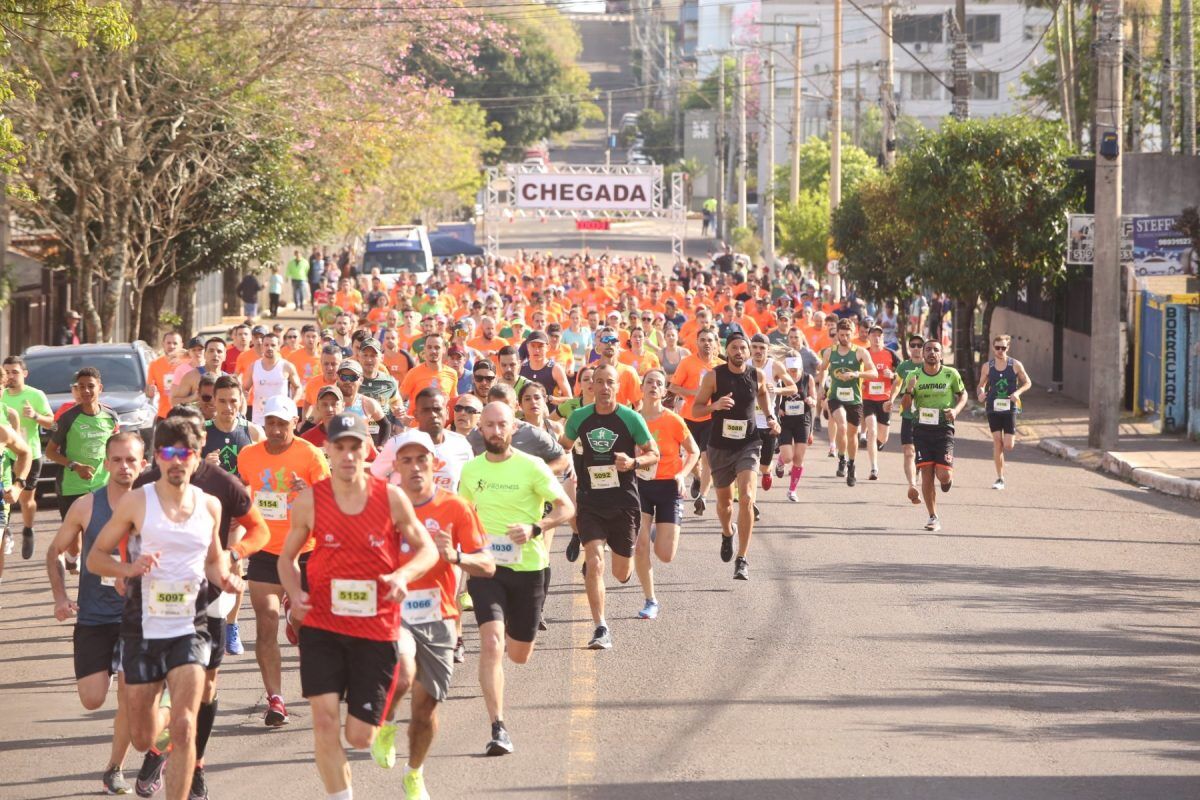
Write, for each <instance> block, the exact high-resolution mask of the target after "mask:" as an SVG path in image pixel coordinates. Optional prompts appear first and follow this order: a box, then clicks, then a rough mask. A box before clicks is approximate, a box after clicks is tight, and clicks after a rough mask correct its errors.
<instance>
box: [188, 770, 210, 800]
mask: <svg viewBox="0 0 1200 800" xmlns="http://www.w3.org/2000/svg"><path fill="white" fill-rule="evenodd" d="M188 800H208V782H207V781H205V780H204V765H203V764H197V765H196V769H195V770H194V771H193V772H192V788H191V789H189V790H188Z"/></svg>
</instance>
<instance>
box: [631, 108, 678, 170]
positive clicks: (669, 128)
mask: <svg viewBox="0 0 1200 800" xmlns="http://www.w3.org/2000/svg"><path fill="white" fill-rule="evenodd" d="M638 132H639V133H641V135H642V138H643V139H644V140H645V144H644V145H643V146H642V152H643V153H645V154H646V155H647V156H649V157H650V158H651V159H652V160H653V161H654V163H656V164H670V163H672V162H674V161H677V160H678V159H679V156H680V152H679V146H678V142H679V137H677V136H676V135H675V122H674V120H672V119H671V117H668V116H666V115H665V114H660V113H658V112H657V111H655V110H653V109H649V108H648V109H646V110H645V111H643V112H642V113H640V114H638Z"/></svg>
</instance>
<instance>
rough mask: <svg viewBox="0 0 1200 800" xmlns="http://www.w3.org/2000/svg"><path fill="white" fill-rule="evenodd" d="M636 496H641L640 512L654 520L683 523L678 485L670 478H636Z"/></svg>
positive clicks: (676, 523)
mask: <svg viewBox="0 0 1200 800" xmlns="http://www.w3.org/2000/svg"><path fill="white" fill-rule="evenodd" d="M637 486H638V497H639V498H641V505H642V513H643V514H646V515H648V516H650V517H651V518H652V519H653V520H654V521H655V522H662V523H664V524H668V523H669V524H672V525H680V524H682V523H683V505H682V502H683V501H682V500H681V498H680V497H679V485H678V484H677V483H675V481H673V480H671V479H670V478H663V479H662V480H653V481H644V480H642V479H641V478H638V482H637Z"/></svg>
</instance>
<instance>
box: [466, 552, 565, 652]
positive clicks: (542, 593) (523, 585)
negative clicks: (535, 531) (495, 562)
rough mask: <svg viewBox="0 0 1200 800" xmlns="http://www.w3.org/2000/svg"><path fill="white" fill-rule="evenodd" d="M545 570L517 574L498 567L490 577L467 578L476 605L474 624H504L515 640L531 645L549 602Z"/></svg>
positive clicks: (469, 590) (506, 630)
mask: <svg viewBox="0 0 1200 800" xmlns="http://www.w3.org/2000/svg"><path fill="white" fill-rule="evenodd" d="M545 581H546V570H544V569H537V570H530V571H526V572H518V571H516V570H513V569H509V568H508V567H496V574H495V575H493V576H492V577H490V578H476V577H474V576H472V577H470V578H468V579H467V594H469V595H471V602H472V603H474V604H475V622H476V623H477V624H479V625H482V624H484V623H485V622H503V623H504V630H505V633H507V634H508V635H509V636H510V637H512V639H513V640H515V641H518V642H532V641H533V640H534V637H536V636H537V630H538V623H539V622H541V620H542V602H543V601H544V600H545V599H546V583H545Z"/></svg>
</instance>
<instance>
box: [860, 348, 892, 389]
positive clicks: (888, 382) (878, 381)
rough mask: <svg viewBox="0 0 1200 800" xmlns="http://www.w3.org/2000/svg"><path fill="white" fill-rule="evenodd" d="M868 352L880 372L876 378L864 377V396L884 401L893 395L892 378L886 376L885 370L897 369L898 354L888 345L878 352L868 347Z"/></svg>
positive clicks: (876, 369)
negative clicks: (888, 347)
mask: <svg viewBox="0 0 1200 800" xmlns="http://www.w3.org/2000/svg"><path fill="white" fill-rule="evenodd" d="M867 354H868V355H870V356H871V361H872V362H873V363H874V364H875V371H876V372H878V373H879V374H878V375H876V376H875V377H874V378H863V380H862V389H863V397H865V398H866V399H868V400H875V401H878V402H883V401H884V400H889V399H891V397H892V381H894V380H895V378H894V377H892V378H885V377H884V376H883V371H884V370H885V369H890V370H891V371H892V372H893V373H894V372H895V371H896V364H897V359H896V354H895V353H893V352H892V351H891V350H888V349H887V348H886V347H885V348H883V349H882V350H880V351H879V352H878V353H876V352H875V351H874V350H871V349H868V350H867Z"/></svg>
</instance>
